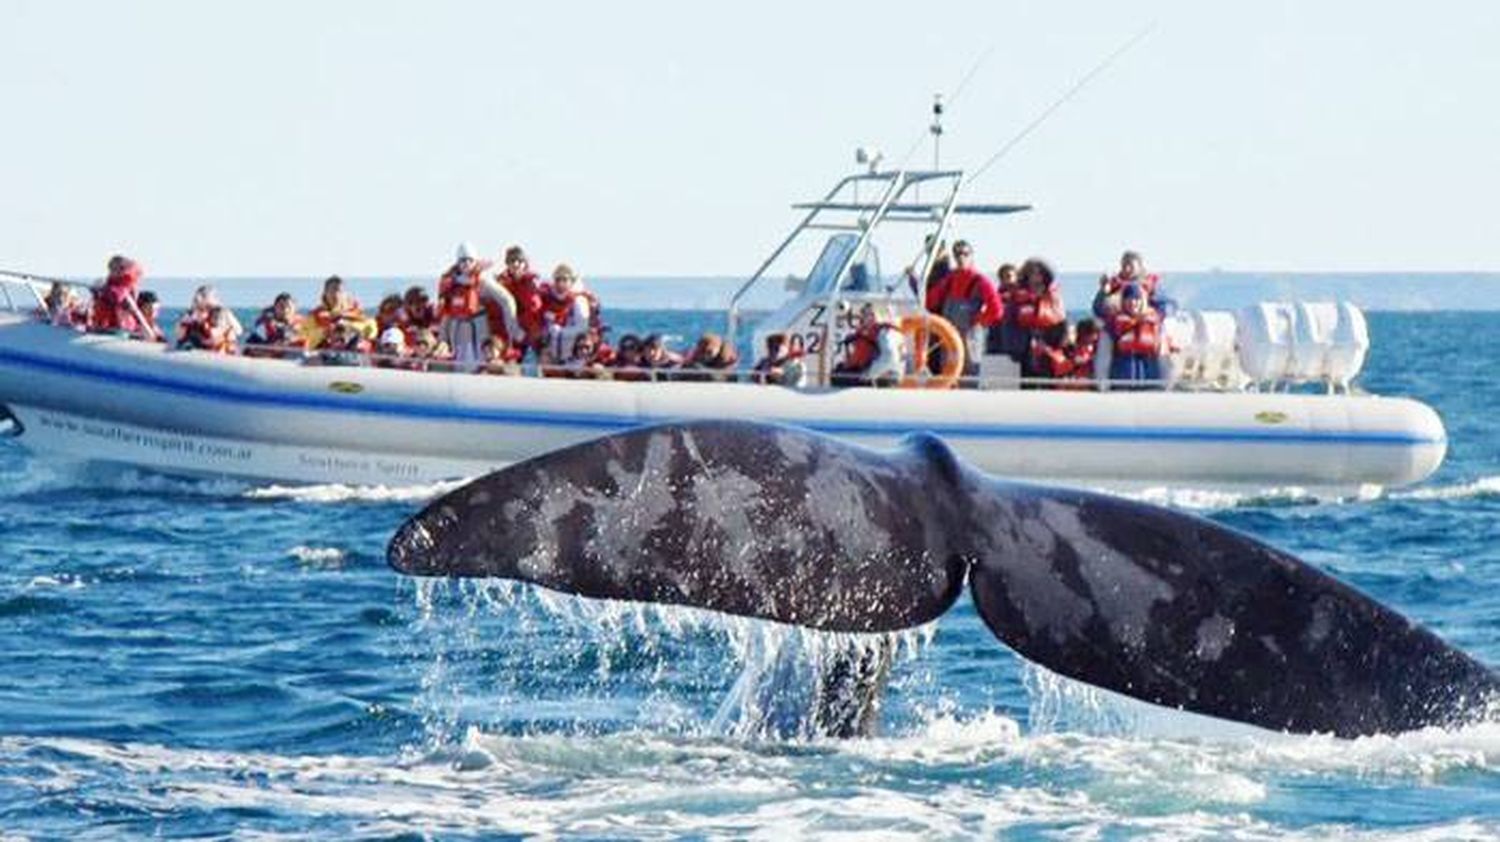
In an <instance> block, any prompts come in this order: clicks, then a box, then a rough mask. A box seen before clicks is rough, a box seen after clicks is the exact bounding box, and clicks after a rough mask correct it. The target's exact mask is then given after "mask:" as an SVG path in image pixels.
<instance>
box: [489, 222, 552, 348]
mask: <svg viewBox="0 0 1500 842" xmlns="http://www.w3.org/2000/svg"><path fill="white" fill-rule="evenodd" d="M496 280H498V281H499V282H500V286H502V287H504V288H505V291H506V292H509V293H510V295H511V299H512V300H513V301H514V302H515V318H516V326H517V328H518V331H517V334H518V335H512V336H511V344H512V345H514V346H516V347H517V348H519V349H520V350H522V352H524V351H525V350H526V349H527V348H532V349H534V350H536V351H538V352H540V350H541V344H542V289H541V284H540V283H539V282H538V280H537V276H536V273H535V272H533V271H531V264H530V263H529V262H528V261H527V259H526V252H525V251H524V250H523V249H522V248H521V247H520V246H511V247H510V248H508V249H506V250H505V270H504V271H503V272H501V273H500V275H499V277H498V278H497V279H496Z"/></svg>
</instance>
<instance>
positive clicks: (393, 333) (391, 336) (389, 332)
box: [380, 327, 406, 348]
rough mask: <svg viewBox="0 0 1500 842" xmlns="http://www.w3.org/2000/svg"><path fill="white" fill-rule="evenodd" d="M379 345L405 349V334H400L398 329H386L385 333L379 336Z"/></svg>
mask: <svg viewBox="0 0 1500 842" xmlns="http://www.w3.org/2000/svg"><path fill="white" fill-rule="evenodd" d="M380 344H381V345H394V346H396V347H397V348H405V347H406V334H404V333H402V332H401V328H399V327H388V328H386V329H385V333H382V334H380Z"/></svg>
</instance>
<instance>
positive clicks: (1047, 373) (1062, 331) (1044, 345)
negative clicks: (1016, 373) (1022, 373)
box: [1022, 322, 1075, 388]
mask: <svg viewBox="0 0 1500 842" xmlns="http://www.w3.org/2000/svg"><path fill="white" fill-rule="evenodd" d="M1074 338H1075V334H1074V333H1073V330H1072V326H1071V325H1069V324H1067V323H1066V322H1064V323H1063V324H1060V325H1058V326H1056V327H1055V328H1053V329H1052V330H1048V331H1045V332H1043V333H1039V334H1037V335H1035V336H1033V337H1032V338H1031V351H1030V354H1031V360H1030V361H1029V362H1028V363H1027V365H1026V370H1028V371H1031V372H1033V376H1034V377H1038V378H1046V379H1047V380H1051V381H1063V380H1067V379H1068V378H1070V377H1072V376H1073V354H1072V349H1073V342H1074ZM1022 385H1023V386H1026V387H1036V386H1038V385H1039V384H1030V383H1027V384H1022ZM1046 385H1047V387H1048V388H1053V387H1055V386H1056V383H1055V382H1054V383H1049V384H1046Z"/></svg>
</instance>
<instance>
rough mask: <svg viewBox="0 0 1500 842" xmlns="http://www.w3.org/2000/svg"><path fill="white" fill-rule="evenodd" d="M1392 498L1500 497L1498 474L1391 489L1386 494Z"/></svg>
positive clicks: (1464, 498)
mask: <svg viewBox="0 0 1500 842" xmlns="http://www.w3.org/2000/svg"><path fill="white" fill-rule="evenodd" d="M1388 496H1389V497H1390V498H1391V499H1393V500H1471V499H1475V498H1490V497H1495V498H1500V476H1488V477H1480V478H1479V479H1476V480H1473V481H1472V482H1464V483H1459V484H1457V485H1433V486H1424V487H1421V488H1415V489H1412V490H1410V491H1393V492H1391V493H1390V494H1389V495H1388Z"/></svg>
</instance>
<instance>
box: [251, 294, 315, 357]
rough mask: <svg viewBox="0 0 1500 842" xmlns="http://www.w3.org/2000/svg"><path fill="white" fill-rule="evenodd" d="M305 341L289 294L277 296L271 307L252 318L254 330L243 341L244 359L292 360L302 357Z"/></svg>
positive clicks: (305, 345) (300, 322)
mask: <svg viewBox="0 0 1500 842" xmlns="http://www.w3.org/2000/svg"><path fill="white" fill-rule="evenodd" d="M305 347H307V339H306V337H304V336H303V335H302V317H301V316H299V315H297V302H296V301H295V300H294V299H293V298H292V294H291V293H289V292H283V293H280V294H278V295H277V296H276V298H275V300H273V301H272V302H271V306H270V307H267V308H265V309H264V310H261V311H260V315H258V316H256V317H255V327H254V328H252V329H251V331H250V335H249V336H248V337H246V338H245V356H247V357H262V358H281V359H295V358H298V357H301V356H302V349H303V348H305Z"/></svg>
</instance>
